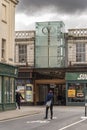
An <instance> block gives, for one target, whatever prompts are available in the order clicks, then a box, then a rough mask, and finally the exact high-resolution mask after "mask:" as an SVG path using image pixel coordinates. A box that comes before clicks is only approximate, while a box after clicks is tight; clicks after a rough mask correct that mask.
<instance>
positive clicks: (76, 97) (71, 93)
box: [68, 83, 85, 102]
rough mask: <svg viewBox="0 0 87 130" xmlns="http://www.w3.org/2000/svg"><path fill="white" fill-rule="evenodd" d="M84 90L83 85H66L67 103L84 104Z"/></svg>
mask: <svg viewBox="0 0 87 130" xmlns="http://www.w3.org/2000/svg"><path fill="white" fill-rule="evenodd" d="M84 90H85V85H84V83H68V102H84V101H85V93H84Z"/></svg>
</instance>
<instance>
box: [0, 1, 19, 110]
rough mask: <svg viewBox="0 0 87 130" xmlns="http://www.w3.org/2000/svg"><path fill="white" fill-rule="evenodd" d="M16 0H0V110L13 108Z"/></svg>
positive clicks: (15, 75)
mask: <svg viewBox="0 0 87 130" xmlns="http://www.w3.org/2000/svg"><path fill="white" fill-rule="evenodd" d="M17 3H18V0H0V110H1V111H2V110H8V109H15V108H16V106H15V78H16V77H17V67H15V66H14V30H15V7H16V5H17Z"/></svg>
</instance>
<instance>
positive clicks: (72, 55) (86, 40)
mask: <svg viewBox="0 0 87 130" xmlns="http://www.w3.org/2000/svg"><path fill="white" fill-rule="evenodd" d="M77 44H78V45H79V44H80V45H83V46H84V45H85V48H84V50H83V49H81V48H79V58H80V60H77V59H76V58H77V56H78V54H77V48H76V45H77ZM79 47H80V46H79ZM82 53H84V57H83V58H82V55H81V54H82ZM80 55H81V56H80ZM79 64H81V65H84V64H87V29H86V28H83V29H69V30H68V65H79Z"/></svg>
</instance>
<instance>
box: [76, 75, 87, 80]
mask: <svg viewBox="0 0 87 130" xmlns="http://www.w3.org/2000/svg"><path fill="white" fill-rule="evenodd" d="M77 79H78V80H84V79H87V74H80V75H79V77H78V78H77Z"/></svg>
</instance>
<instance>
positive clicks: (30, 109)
mask: <svg viewBox="0 0 87 130" xmlns="http://www.w3.org/2000/svg"><path fill="white" fill-rule="evenodd" d="M43 110H44V107H41V106H21V109H16V110H9V111H4V112H0V121H2V120H7V119H13V118H17V117H22V116H27V115H33V114H38V113H41V112H43Z"/></svg>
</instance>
